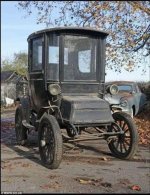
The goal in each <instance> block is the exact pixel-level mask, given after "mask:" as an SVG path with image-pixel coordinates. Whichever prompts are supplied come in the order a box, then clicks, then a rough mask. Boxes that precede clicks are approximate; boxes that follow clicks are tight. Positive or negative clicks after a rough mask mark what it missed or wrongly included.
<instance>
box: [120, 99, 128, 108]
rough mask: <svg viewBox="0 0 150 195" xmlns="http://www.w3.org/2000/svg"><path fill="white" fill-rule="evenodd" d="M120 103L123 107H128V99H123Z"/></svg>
mask: <svg viewBox="0 0 150 195" xmlns="http://www.w3.org/2000/svg"><path fill="white" fill-rule="evenodd" d="M120 105H121V106H122V107H127V105H128V101H127V100H122V101H121V102H120Z"/></svg>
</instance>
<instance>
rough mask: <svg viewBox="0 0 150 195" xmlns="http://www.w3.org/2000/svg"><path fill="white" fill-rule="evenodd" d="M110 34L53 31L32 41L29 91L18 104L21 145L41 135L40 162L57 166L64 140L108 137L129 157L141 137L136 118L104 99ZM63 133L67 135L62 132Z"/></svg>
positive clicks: (114, 149)
mask: <svg viewBox="0 0 150 195" xmlns="http://www.w3.org/2000/svg"><path fill="white" fill-rule="evenodd" d="M107 35H108V34H107V33H106V32H102V31H98V30H94V29H89V28H71V27H70V28H69V27H67V28H52V29H45V30H41V31H38V32H35V33H33V34H31V35H30V36H29V37H28V43H29V54H28V56H29V61H28V72H29V78H28V81H29V82H28V88H29V90H28V92H27V91H25V93H24V96H22V97H18V98H17V100H16V105H17V106H16V114H15V129H16V139H17V142H18V144H22V145H23V144H25V141H26V140H27V136H28V132H30V130H31V129H32V130H33V129H34V130H35V131H38V146H39V153H40V157H41V161H42V163H43V165H44V166H46V167H48V168H50V169H56V168H58V167H59V165H60V162H61V160H62V155H63V143H64V142H77V141H87V140H100V139H105V140H106V141H107V143H108V146H109V148H110V151H111V152H112V154H113V155H114V156H116V157H118V158H121V159H130V158H132V157H133V155H134V154H135V152H136V148H137V145H138V134H137V130H136V126H135V124H134V123H133V121H132V118H131V117H130V116H129V115H127V114H126V113H120V112H117V113H113V112H112V110H111V107H110V105H109V103H108V102H107V101H106V100H104V95H105V93H106V92H108V91H109V93H111V94H116V93H117V92H118V89H117V86H115V85H111V86H110V87H109V88H107V89H105V40H106V37H107ZM64 131H65V133H64Z"/></svg>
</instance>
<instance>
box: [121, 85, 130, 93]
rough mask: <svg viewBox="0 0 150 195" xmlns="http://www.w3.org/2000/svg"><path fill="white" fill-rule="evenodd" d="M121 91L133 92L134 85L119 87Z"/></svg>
mask: <svg viewBox="0 0 150 195" xmlns="http://www.w3.org/2000/svg"><path fill="white" fill-rule="evenodd" d="M118 89H119V91H125V92H132V91H133V88H132V85H118Z"/></svg>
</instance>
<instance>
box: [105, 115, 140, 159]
mask: <svg viewBox="0 0 150 195" xmlns="http://www.w3.org/2000/svg"><path fill="white" fill-rule="evenodd" d="M113 118H114V120H115V123H116V124H117V125H116V124H115V123H112V125H111V127H110V129H109V131H111V132H119V131H120V129H119V127H120V128H121V129H122V131H123V134H119V135H118V136H117V137H116V138H115V139H112V140H111V141H110V142H109V144H108V147H109V149H110V151H111V152H112V154H113V155H114V156H115V157H117V158H121V159H131V158H132V157H133V156H134V154H135V152H136V150H137V146H138V132H137V129H136V126H135V124H134V122H133V120H132V118H131V116H130V115H128V114H126V113H123V112H116V113H114V114H113ZM118 126H119V127H118Z"/></svg>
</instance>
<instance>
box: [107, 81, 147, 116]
mask: <svg viewBox="0 0 150 195" xmlns="http://www.w3.org/2000/svg"><path fill="white" fill-rule="evenodd" d="M112 84H115V85H117V86H118V94H115V95H110V94H109V93H108V94H106V95H105V100H107V101H108V102H109V103H110V104H111V106H112V108H113V109H114V110H118V111H123V112H126V113H127V114H130V115H131V117H133V116H135V115H137V114H138V113H139V112H140V111H141V110H142V109H143V108H144V106H145V105H146V103H147V101H146V95H145V94H144V93H142V92H141V90H140V88H139V86H138V84H137V83H136V82H131V81H113V82H109V83H106V85H107V86H110V85H112Z"/></svg>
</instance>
